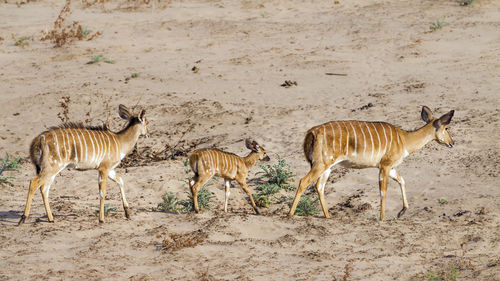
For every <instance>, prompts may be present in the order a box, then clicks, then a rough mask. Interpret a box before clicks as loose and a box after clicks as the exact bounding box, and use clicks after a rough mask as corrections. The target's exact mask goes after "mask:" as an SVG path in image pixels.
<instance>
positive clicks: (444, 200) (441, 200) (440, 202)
mask: <svg viewBox="0 0 500 281" xmlns="http://www.w3.org/2000/svg"><path fill="white" fill-rule="evenodd" d="M437 201H438V203H439V204H441V205H444V204H448V200H446V199H445V198H439V199H438V200H437Z"/></svg>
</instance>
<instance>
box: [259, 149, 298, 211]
mask: <svg viewBox="0 0 500 281" xmlns="http://www.w3.org/2000/svg"><path fill="white" fill-rule="evenodd" d="M276 156H277V158H278V163H277V164H271V165H269V164H267V165H259V168H261V169H262V171H261V172H258V173H257V174H263V178H264V179H266V182H265V183H263V184H261V185H259V186H258V187H257V190H258V192H257V193H256V194H253V197H254V200H255V204H256V205H257V206H259V207H265V208H267V207H269V206H270V205H271V200H272V199H273V197H274V196H275V195H276V194H278V192H280V190H282V189H284V190H286V191H291V190H294V189H295V187H293V186H291V185H287V183H288V181H289V180H290V179H291V178H293V177H294V176H295V174H294V173H292V172H291V171H290V166H289V165H288V164H287V163H286V161H285V160H284V159H283V158H281V157H280V156H279V154H276Z"/></svg>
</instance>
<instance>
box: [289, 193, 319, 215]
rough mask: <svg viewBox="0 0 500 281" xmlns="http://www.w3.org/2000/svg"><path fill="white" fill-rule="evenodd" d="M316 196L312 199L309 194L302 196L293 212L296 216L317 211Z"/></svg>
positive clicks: (314, 213)
mask: <svg viewBox="0 0 500 281" xmlns="http://www.w3.org/2000/svg"><path fill="white" fill-rule="evenodd" d="M318 201H319V199H318V198H315V199H312V198H311V197H309V196H303V197H302V199H301V200H300V201H299V204H298V205H297V210H296V212H295V214H296V215H298V216H314V215H316V214H318V213H319V208H318V207H317V205H318Z"/></svg>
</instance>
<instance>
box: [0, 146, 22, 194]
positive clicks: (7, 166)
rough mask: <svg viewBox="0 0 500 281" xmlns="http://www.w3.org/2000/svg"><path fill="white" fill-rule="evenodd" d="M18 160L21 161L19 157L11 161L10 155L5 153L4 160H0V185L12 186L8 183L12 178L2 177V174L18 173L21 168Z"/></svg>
mask: <svg viewBox="0 0 500 281" xmlns="http://www.w3.org/2000/svg"><path fill="white" fill-rule="evenodd" d="M19 160H21V158H20V157H18V158H16V159H14V160H11V159H10V155H9V154H8V153H5V158H4V159H0V161H1V164H0V185H3V184H6V185H10V186H14V184H13V183H12V182H11V181H10V180H11V179H13V178H14V177H10V176H2V173H3V172H5V171H18V170H19V169H20V168H21V167H22V166H21V164H19Z"/></svg>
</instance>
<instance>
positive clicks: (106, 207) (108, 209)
mask: <svg viewBox="0 0 500 281" xmlns="http://www.w3.org/2000/svg"><path fill="white" fill-rule="evenodd" d="M94 208H96V209H97V210H95V213H96V214H99V206H96V205H94ZM116 211H118V209H116V207H110V204H109V203H106V204H104V215H105V216H107V215H108V214H109V213H110V212H116Z"/></svg>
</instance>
